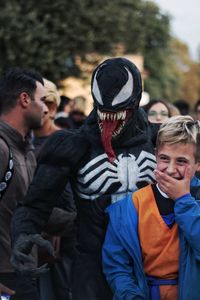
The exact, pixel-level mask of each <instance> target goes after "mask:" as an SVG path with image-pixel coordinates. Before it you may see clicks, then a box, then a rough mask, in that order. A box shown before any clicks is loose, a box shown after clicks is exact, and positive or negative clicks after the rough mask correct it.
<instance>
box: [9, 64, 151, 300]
mask: <svg viewBox="0 0 200 300" xmlns="http://www.w3.org/2000/svg"><path fill="white" fill-rule="evenodd" d="M141 92H142V84H141V77H140V73H139V71H138V69H137V68H136V67H135V65H134V64H132V63H131V62H130V61H128V60H127V59H122V58H116V59H109V60H106V61H104V62H103V63H102V64H100V65H99V66H98V67H97V69H96V70H95V71H94V73H93V77H92V95H93V98H94V109H93V111H92V113H91V114H90V115H89V117H88V118H87V119H86V121H85V123H84V125H83V126H82V127H81V128H80V129H78V130H71V131H58V132H57V133H56V134H54V135H53V136H52V137H51V138H50V139H49V140H48V141H47V143H46V146H45V147H44V149H43V151H42V153H41V157H40V161H39V165H38V168H37V172H36V175H35V177H34V179H33V182H32V184H31V185H30V188H29V190H28V193H27V195H26V197H25V199H24V200H23V203H22V205H21V207H19V208H18V209H17V211H16V213H15V217H14V219H13V223H12V233H13V239H14V241H15V243H14V244H15V247H14V251H13V260H14V261H16V260H19V258H18V257H17V252H16V251H17V250H20V251H23V249H22V248H23V243H24V241H23V239H24V236H23V235H21V234H22V233H24V234H35V233H38V232H41V230H42V228H43V227H44V225H45V224H46V221H47V219H48V217H49V215H50V213H51V211H52V208H53V207H54V206H55V204H56V201H57V199H58V197H59V195H60V194H61V193H62V191H63V189H64V187H65V185H66V182H67V181H68V180H70V182H71V186H72V189H73V192H74V195H75V200H76V204H77V210H78V243H79V245H78V251H79V254H78V258H77V261H76V264H75V266H74V268H73V270H74V281H73V299H76V300H98V299H101V300H102V299H104V300H107V299H112V295H111V291H110V289H109V288H108V286H107V283H106V281H105V279H104V276H103V274H102V271H101V245H102V242H103V240H104V234H105V229H106V225H107V219H106V215H105V213H104V209H105V207H107V206H108V205H109V204H110V203H111V202H115V201H117V200H119V199H121V198H123V197H124V196H126V195H127V193H128V192H131V191H133V190H134V189H136V188H138V187H141V186H144V185H146V184H147V183H149V182H152V181H153V177H154V176H153V170H154V168H155V157H154V155H153V153H154V149H153V143H152V139H153V138H154V137H153V135H152V130H151V128H150V127H149V124H148V121H147V119H146V115H145V113H144V112H143V111H142V110H140V109H138V106H139V101H140V98H141ZM20 235H21V237H20ZM26 238H27V237H26V235H25V239H26ZM24 250H25V249H24Z"/></svg>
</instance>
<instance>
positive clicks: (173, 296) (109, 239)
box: [103, 116, 200, 300]
mask: <svg viewBox="0 0 200 300" xmlns="http://www.w3.org/2000/svg"><path fill="white" fill-rule="evenodd" d="M156 147H157V149H156V160H157V168H156V170H155V176H156V181H157V183H155V184H150V185H147V186H146V187H144V188H142V189H140V190H138V191H136V192H133V193H130V195H129V196H128V197H126V198H125V199H123V200H121V201H119V202H118V203H115V204H113V205H111V206H110V207H109V208H108V209H107V212H108V214H109V218H110V221H109V225H108V228H107V233H106V238H105V242H104V246H103V270H104V273H105V275H106V278H107V281H108V283H109V284H110V286H111V288H112V290H113V293H114V298H113V299H116V300H118V299H120V300H125V299H138V300H139V299H141V300H142V299H149V300H159V299H160V300H178V299H179V300H185V299H191V300H197V299H199V295H200V285H199V282H200V264H199V260H200V218H199V216H200V204H199V203H198V201H196V199H199V197H200V180H198V179H197V178H196V177H194V174H195V171H196V170H197V169H199V168H200V122H199V121H198V122H194V120H193V119H192V117H190V116H175V117H171V118H169V119H168V120H166V121H165V122H164V123H163V124H162V125H161V127H160V130H159V132H158V137H157V145H156Z"/></svg>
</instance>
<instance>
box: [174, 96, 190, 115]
mask: <svg viewBox="0 0 200 300" xmlns="http://www.w3.org/2000/svg"><path fill="white" fill-rule="evenodd" d="M173 104H174V105H175V106H176V107H177V108H178V109H179V111H180V114H181V115H182V116H186V115H189V114H190V106H189V104H188V103H187V102H186V101H185V100H182V99H180V100H177V101H175V102H174V103H173Z"/></svg>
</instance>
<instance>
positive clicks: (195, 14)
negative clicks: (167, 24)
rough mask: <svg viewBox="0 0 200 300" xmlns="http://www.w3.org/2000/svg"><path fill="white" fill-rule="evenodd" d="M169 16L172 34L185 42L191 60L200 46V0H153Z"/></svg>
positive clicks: (195, 56)
mask: <svg viewBox="0 0 200 300" xmlns="http://www.w3.org/2000/svg"><path fill="white" fill-rule="evenodd" d="M154 2H156V3H157V4H158V5H159V7H160V8H161V9H162V10H164V11H165V12H166V11H167V12H168V13H169V14H170V15H171V16H172V20H171V25H172V33H173V35H174V36H176V37H178V38H179V39H180V40H182V41H183V42H185V43H186V44H187V45H188V46H189V49H190V54H191V56H192V58H193V59H197V57H198V55H197V48H198V46H200V0H154Z"/></svg>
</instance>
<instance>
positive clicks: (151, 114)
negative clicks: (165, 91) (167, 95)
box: [144, 99, 171, 124]
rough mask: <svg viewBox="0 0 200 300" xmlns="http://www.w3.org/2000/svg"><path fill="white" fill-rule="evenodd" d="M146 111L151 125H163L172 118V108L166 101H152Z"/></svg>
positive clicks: (145, 108)
mask: <svg viewBox="0 0 200 300" xmlns="http://www.w3.org/2000/svg"><path fill="white" fill-rule="evenodd" d="M144 110H145V111H146V113H147V115H148V120H149V122H150V123H160V124H161V123H163V122H164V121H166V120H167V119H168V118H169V117H171V113H170V108H169V106H168V104H167V102H166V101H165V100H162V99H155V100H151V101H150V102H149V103H148V104H147V105H146V106H145V107H144Z"/></svg>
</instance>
